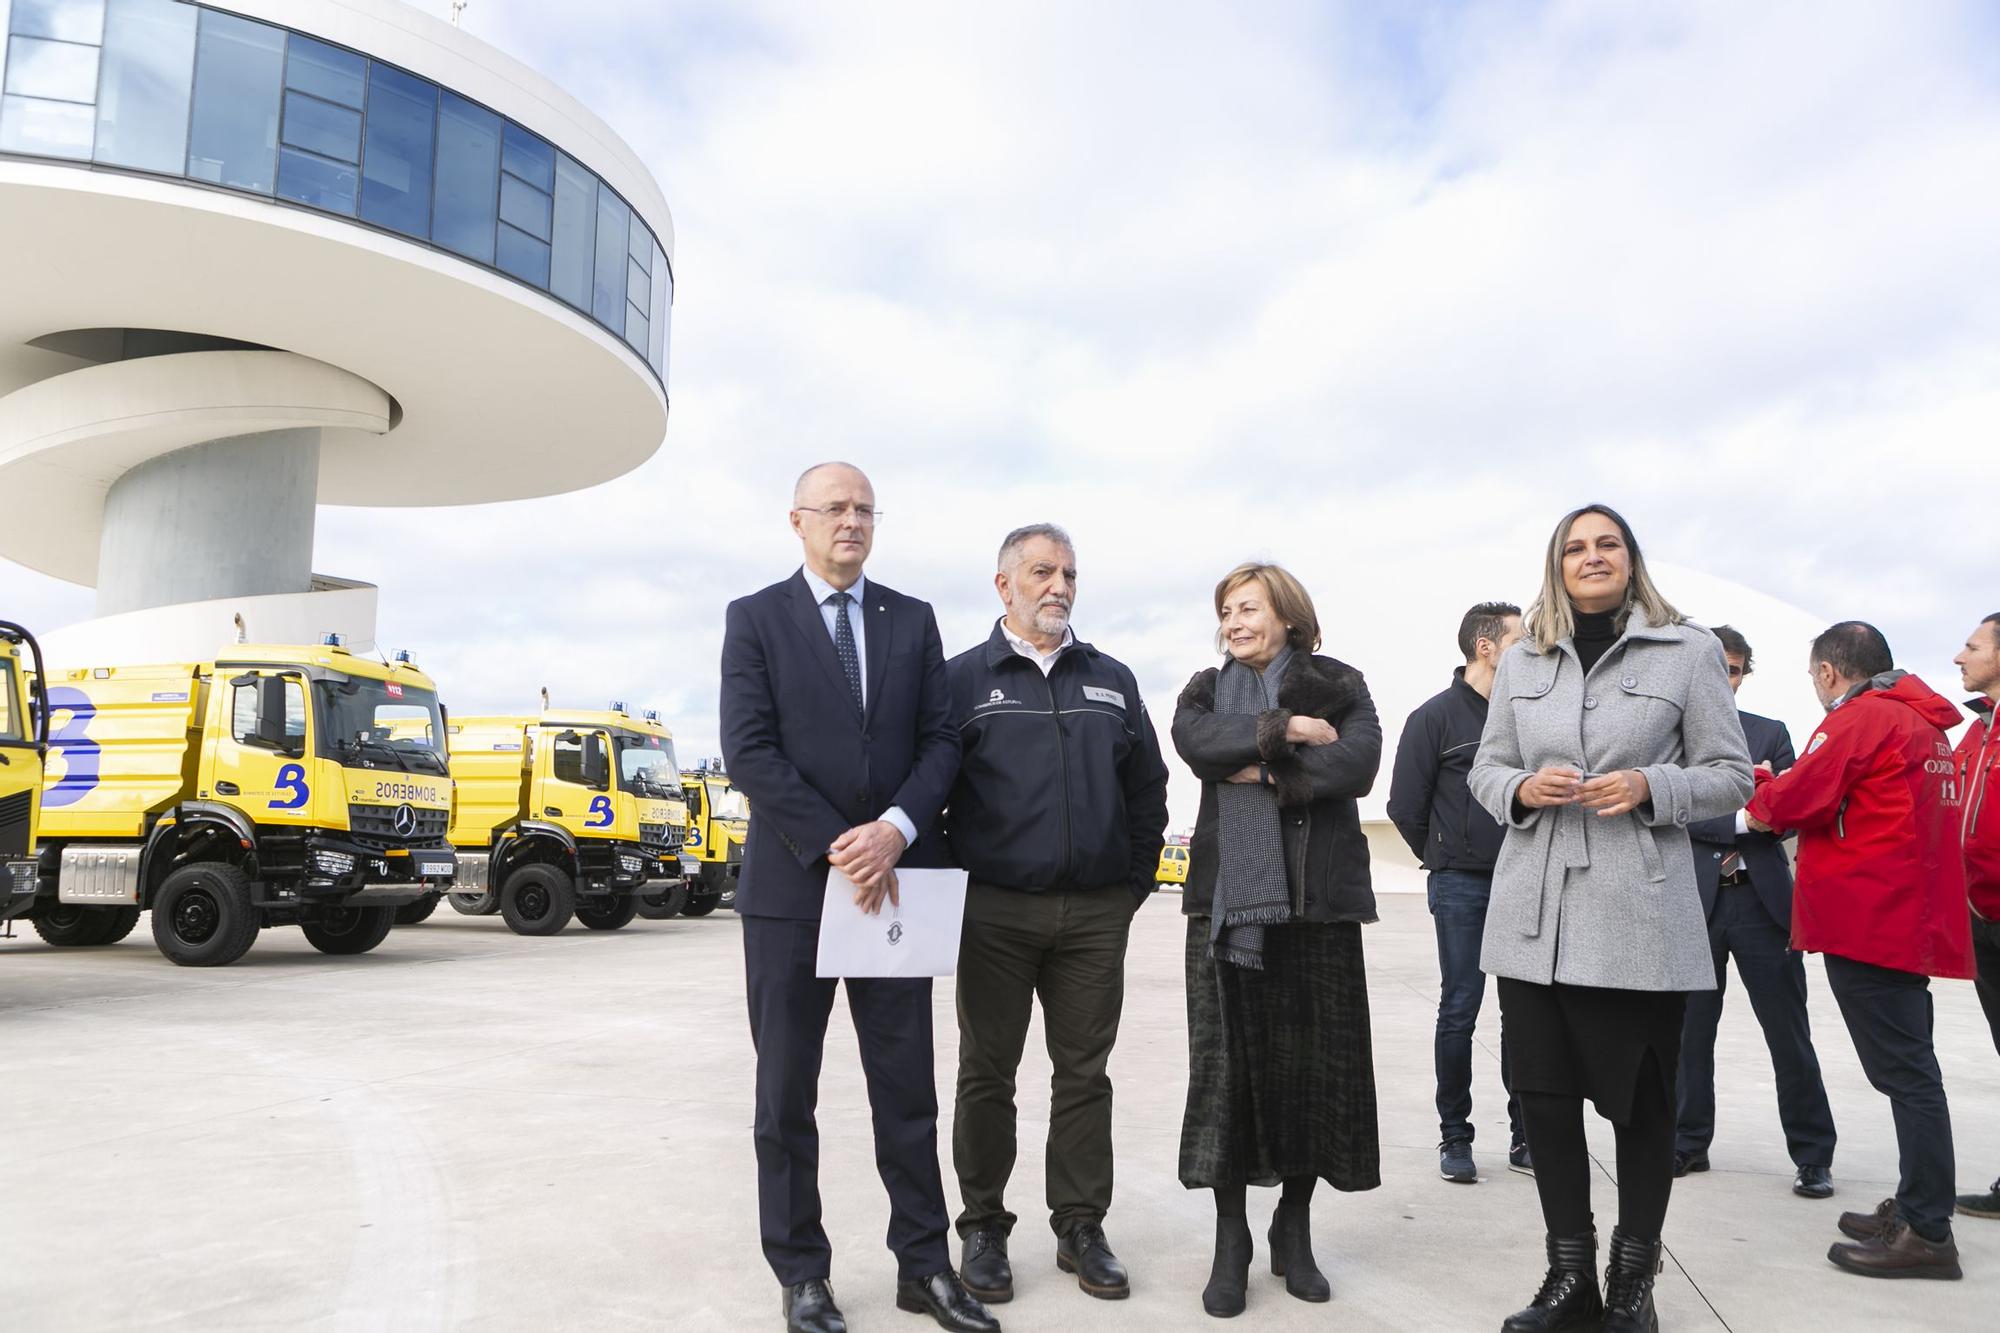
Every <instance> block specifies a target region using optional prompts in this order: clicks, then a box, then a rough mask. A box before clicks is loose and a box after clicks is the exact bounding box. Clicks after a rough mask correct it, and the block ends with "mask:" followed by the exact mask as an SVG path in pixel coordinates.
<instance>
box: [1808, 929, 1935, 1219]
mask: <svg viewBox="0 0 2000 1333" xmlns="http://www.w3.org/2000/svg"><path fill="white" fill-rule="evenodd" d="M1826 979H1827V983H1828V984H1829V985H1830V986H1831V987H1832V988H1833V998H1834V999H1836V1000H1838V1001H1839V1002H1840V1016H1841V1017H1842V1018H1844V1019H1846V1020H1847V1031H1848V1033H1849V1035H1851V1036H1852V1037H1853V1038H1854V1053H1855V1054H1856V1055H1858V1056H1860V1057H1861V1072H1862V1073H1864V1074H1866V1075H1868V1082H1869V1083H1870V1084H1871V1085H1873V1087H1874V1089H1875V1091H1877V1092H1879V1093H1881V1094H1882V1095H1883V1096H1885V1097H1887V1098H1888V1099H1889V1109H1890V1113H1891V1115H1893V1116H1894V1118H1895V1121H1896V1151H1897V1154H1898V1156H1899V1158H1900V1173H1899V1179H1898V1181H1897V1184H1896V1211H1897V1212H1899V1213H1901V1214H1902V1216H1903V1219H1904V1220H1905V1221H1907V1222H1908V1223H1909V1224H1910V1226H1911V1227H1912V1228H1914V1229H1915V1230H1916V1232H1917V1234H1919V1235H1921V1236H1927V1237H1929V1238H1930V1239H1932V1240H1940V1239H1942V1238H1943V1237H1944V1236H1945V1235H1946V1234H1948V1233H1949V1232H1950V1230H1951V1211H1952V1203H1953V1200H1952V1190H1953V1189H1954V1187H1955V1185H1954V1181H1953V1171H1954V1169H1955V1164H1954V1162H1953V1159H1952V1147H1951V1108H1950V1107H1949V1106H1948V1105H1946V1103H1945V1097H1944V1075H1943V1074H1942V1073H1941V1072H1939V1070H1938V1061H1937V1049H1936V1047H1935V1045H1934V1044H1933V1043H1932V1040H1931V1028H1932V1023H1933V1021H1934V1017H1935V1015H1934V1011H1933V1008H1932V1005H1931V979H1930V978H1929V977H1926V976H1922V975H1919V974H1918V973H1915V972H1898V971H1896V970H1895V969H1893V968H1887V967H1877V966H1875V964H1873V963H1862V962H1857V961H1855V960H1854V959H1852V958H1842V957H1840V956H1839V955H1837V954H1828V955H1827V956H1826Z"/></svg>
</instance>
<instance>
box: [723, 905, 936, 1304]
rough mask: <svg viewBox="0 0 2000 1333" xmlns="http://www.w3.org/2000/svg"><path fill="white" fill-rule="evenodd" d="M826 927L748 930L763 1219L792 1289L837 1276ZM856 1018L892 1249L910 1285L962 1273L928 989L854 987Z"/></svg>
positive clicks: (782, 923)
mask: <svg viewBox="0 0 2000 1333" xmlns="http://www.w3.org/2000/svg"><path fill="white" fill-rule="evenodd" d="M818 951H819V922H817V921H790V920H783V919H779V918H776V917H761V916H746V917H744V918H743V970H744V982H745V986H744V989H745V990H746V992H747V993H748V996H749V1000H750V1040H751V1043H752V1044H753V1045H754V1046H755V1047H756V1051H757V1117H756V1139H757V1216H758V1223H759V1226H760V1228H761V1230H762V1233H763V1240H764V1258H765V1259H766V1260H767V1261H768V1262H769V1263H770V1265H771V1271H772V1272H774V1273H776V1274H777V1276H778V1281H779V1282H781V1283H783V1284H784V1285H786V1286H792V1285H795V1284H797V1283H800V1282H807V1281H811V1280H812V1279H814V1278H825V1277H827V1276H829V1275H830V1274H831V1271H832V1263H833V1246H832V1245H831V1244H830V1243H829V1242H828V1240H827V1236H826V1229H825V1228H824V1227H823V1226H821V1225H820V1198H819V1126H818V1124H817V1123H816V1122H815V1121H814V1119H813V1111H814V1108H815V1107H816V1106H817V1105H818V1104H819V1070H820V1059H821V1056H822V1054H823V1052H824V1049H825V1045H826V1024H827V1019H828V1017H829V1016H830V1015H831V1014H832V1013H833V993H834V988H835V987H836V986H838V985H840V984H841V983H840V982H838V981H835V980H833V979H830V978H828V979H822V978H820V977H817V976H815V975H814V971H815V958H816V955H817V954H818ZM845 984H846V986H847V1008H848V1012H849V1013H850V1014H851V1015H852V1016H853V1018H854V1029H855V1033H856V1035H857V1037H858V1038H859V1040H860V1045H861V1069H862V1072H863V1074H865V1075H866V1076H867V1079H868V1105H869V1109H870V1110H871V1111H872V1112H873V1116H874V1122H875V1168H876V1170H877V1171H878V1172H880V1174H881V1176H882V1183H883V1185H885V1186H886V1187H887V1188H888V1191H889V1249H890V1250H891V1251H892V1252H893V1253H894V1254H895V1256H896V1274H897V1276H898V1277H899V1278H921V1277H929V1276H930V1275H931V1274H933V1273H940V1272H943V1271H944V1270H945V1269H946V1268H949V1267H950V1266H951V1259H950V1254H949V1252H948V1250H947V1248H946V1245H945V1234H946V1227H947V1218H946V1212H945V1202H944V1179H943V1177H942V1176H941V1175H940V1173H939V1171H938V1155H937V1111H938V1106H937V1074H936V1069H935V1065H934V1063H933V1062H934V1056H933V1054H932V1049H931V983H930V979H929V978H928V977H922V978H905V977H865V978H864V977H854V978H849V979H848V980H847V982H846V983H845Z"/></svg>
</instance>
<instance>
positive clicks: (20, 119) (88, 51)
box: [0, 0, 104, 161]
mask: <svg viewBox="0 0 2000 1333" xmlns="http://www.w3.org/2000/svg"><path fill="white" fill-rule="evenodd" d="M0 15H5V16H6V18H7V23H6V27H7V36H6V40H5V46H4V50H5V59H4V62H3V63H4V71H5V72H4V77H0V152H9V153H30V154H33V155H35V156H37V157H67V158H75V159H78V160H82V161H88V160H89V158H90V144H91V139H92V136H93V135H94V133H95V130H96V119H97V118H96V115H95V113H94V112H93V110H92V104H93V103H95V102H96V100H97V70H98V59H99V55H100V52H99V50H98V43H100V42H101V41H103V40H104V0H15V3H14V5H13V7H12V10H11V12H10V11H9V9H8V6H6V5H5V4H0Z"/></svg>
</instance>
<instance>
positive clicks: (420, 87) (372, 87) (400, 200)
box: [361, 64, 438, 237]
mask: <svg viewBox="0 0 2000 1333" xmlns="http://www.w3.org/2000/svg"><path fill="white" fill-rule="evenodd" d="M437 103H438V90H437V85H436V84H434V83H426V82H424V80H422V79H419V78H416V77H414V76H412V75H409V74H405V73H403V71H401V70H399V69H392V68H391V67H390V66H388V65H382V64H371V65H369V67H368V128H367V134H366V135H365V138H364V142H363V145H362V154H363V155H362V162H361V217H362V219H363V220H364V221H367V222H373V223H375V224H376V225H378V226H383V227H387V228H389V230H391V231H400V232H402V233H403V234H404V235H406V236H421V237H428V236H429V235H430V232H431V145H432V143H433V141H434V138H435V135H436V131H437Z"/></svg>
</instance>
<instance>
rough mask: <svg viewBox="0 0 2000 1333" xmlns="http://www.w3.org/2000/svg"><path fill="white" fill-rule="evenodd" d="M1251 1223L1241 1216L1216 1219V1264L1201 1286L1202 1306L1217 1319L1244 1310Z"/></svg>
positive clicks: (1248, 1283) (1247, 1282)
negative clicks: (1205, 1283) (1203, 1285)
mask: <svg viewBox="0 0 2000 1333" xmlns="http://www.w3.org/2000/svg"><path fill="white" fill-rule="evenodd" d="M1250 1248H1251V1242H1250V1224H1249V1223H1248V1222H1246V1221H1244V1220H1243V1219H1242V1218H1240V1217H1218V1218H1216V1219H1215V1263H1214V1264H1213V1265H1212V1266H1211V1267H1210V1268H1209V1270H1208V1285H1207V1286H1205V1287H1203V1288H1202V1289H1201V1308H1202V1309H1204V1310H1206V1311H1208V1312H1209V1313H1210V1314H1212V1315H1214V1316H1215V1317H1216V1318H1217V1319H1229V1318H1231V1317H1233V1316H1235V1315H1239V1314H1242V1313H1243V1306H1244V1304H1245V1302H1246V1301H1248V1299H1249V1295H1250Z"/></svg>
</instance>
